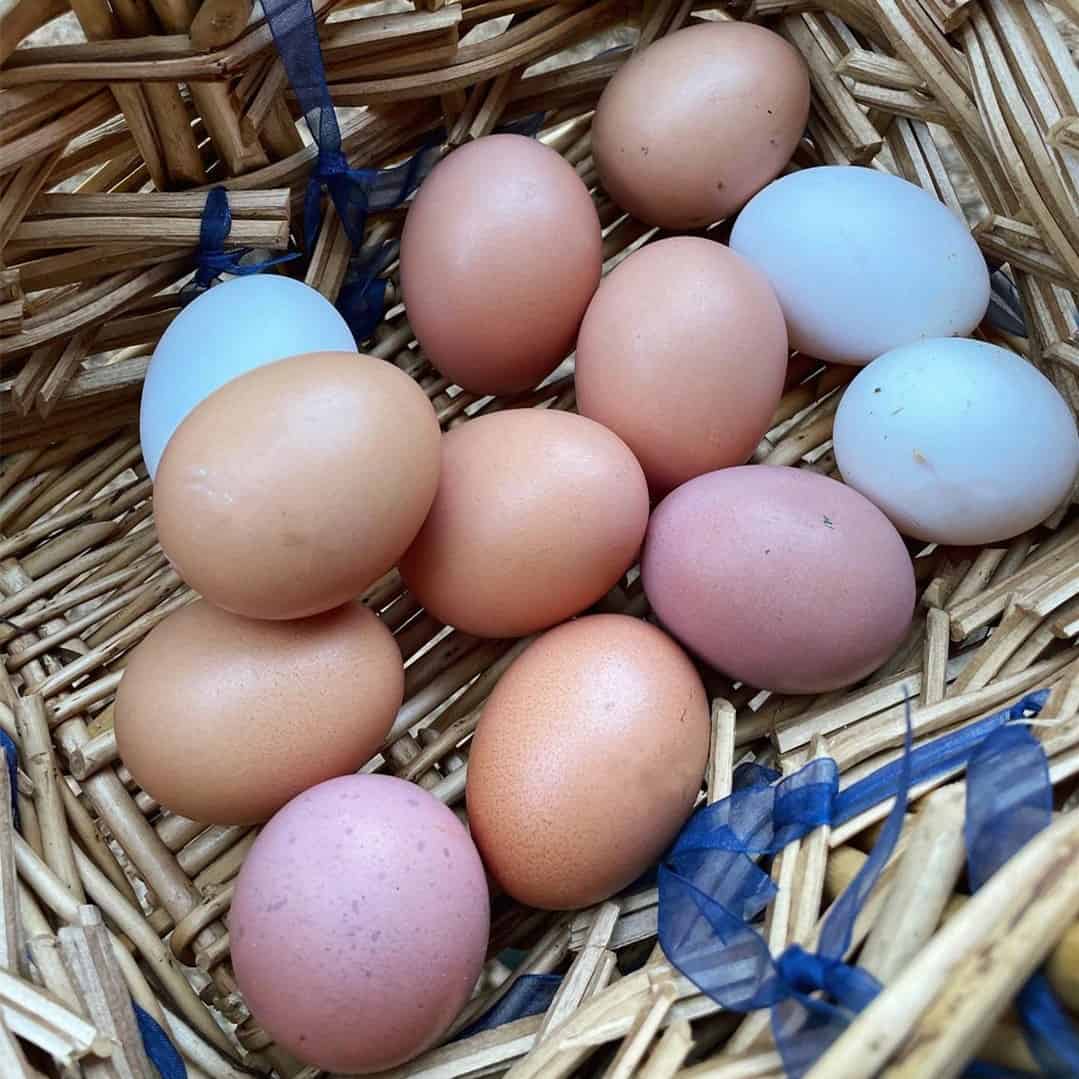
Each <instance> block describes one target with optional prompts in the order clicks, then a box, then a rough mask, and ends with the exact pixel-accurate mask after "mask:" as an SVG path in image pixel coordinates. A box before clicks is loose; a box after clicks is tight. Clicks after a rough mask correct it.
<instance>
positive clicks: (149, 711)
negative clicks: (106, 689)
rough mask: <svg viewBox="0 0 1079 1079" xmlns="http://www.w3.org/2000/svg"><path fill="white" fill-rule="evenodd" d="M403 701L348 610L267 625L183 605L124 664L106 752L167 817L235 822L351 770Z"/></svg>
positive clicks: (383, 657)
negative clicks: (112, 745) (112, 746)
mask: <svg viewBox="0 0 1079 1079" xmlns="http://www.w3.org/2000/svg"><path fill="white" fill-rule="evenodd" d="M403 692H404V669H403V665H402V661H401V653H400V651H399V650H398V647H397V642H396V641H395V640H394V639H393V637H392V635H391V634H390V631H389V630H388V629H387V628H386V627H385V626H384V625H383V624H382V623H381V622H380V621H379V620H378V618H376V617H375V615H374V614H372V613H371V612H370V611H369V610H368V609H367V608H366V607H364V606H362V605H361V604H359V603H349V604H346V605H345V606H343V607H338V608H336V609H335V610H332V611H327V612H326V613H324V614H319V615H315V616H314V617H312V618H304V619H300V620H298V621H288V622H286V621H275V622H270V621H256V620H253V619H249V618H242V617H241V616H239V615H234V614H229V613H228V612H226V611H222V610H220V609H219V608H216V607H211V606H210V604H208V603H206V602H204V601H197V602H195V603H192V604H191V605H190V606H188V607H184V608H182V609H181V610H179V611H177V612H176V613H174V614H172V615H170V616H169V617H168V618H167V619H166V620H165V621H164V622H162V623H161V624H160V625H158V626H157V627H156V628H155V629H154V630H153V631H152V632H151V633H150V635H149V636H148V637H147V638H146V639H145V640H144V641H143V642H142V644H140V645H139V646H138V648H136V649H135V651H134V652H133V653H132V655H131V658H130V660H129V662H128V664H127V667H126V668H125V670H124V676H123V679H122V680H121V682H120V690H119V692H118V693H117V696H116V709H115V720H114V722H115V728H116V741H117V745H118V746H119V749H120V756H121V757H122V758H123V761H124V763H125V764H126V765H127V767H128V768H129V769H130V771H131V774H132V775H133V776H134V777H135V781H136V782H137V783H138V784H139V785H140V786H141V787H142V788H143V789H144V790H145V791H146V792H147V793H148V794H150V795H151V796H152V797H153V798H154V799H155V800H157V801H158V802H160V803H161V804H162V805H164V806H165V807H166V808H168V809H171V810H172V811H173V812H174V813H179V814H181V815H182V816H185V817H190V818H192V819H193V820H197V821H202V822H204V823H206V824H249V823H252V822H255V821H261V820H265V819H266V818H267V817H269V816H270V815H271V814H272V813H274V812H275V811H276V810H277V809H279V808H280V807H281V806H283V805H284V804H285V803H286V802H287V801H288V800H289V799H290V798H292V797H293V796H294V795H296V794H299V793H300V792H301V791H304V790H306V789H307V788H308V787H310V786H312V785H313V784H315V783H320V782H322V781H323V780H325V779H330V778H331V777H333V776H339V775H345V774H346V773H349V772H355V771H356V770H357V769H358V768H360V767H361V766H362V765H363V764H364V763H365V762H366V761H367V760H368V759H369V758H370V757H372V756H373V755H374V754H375V753H376V752H377V751H378V748H379V746H380V745H381V744H382V741H383V739H384V738H385V737H386V734H387V733H388V731H389V729H390V726H391V724H392V723H393V720H394V716H395V715H396V714H397V710H398V708H400V706H401V698H402V695H403Z"/></svg>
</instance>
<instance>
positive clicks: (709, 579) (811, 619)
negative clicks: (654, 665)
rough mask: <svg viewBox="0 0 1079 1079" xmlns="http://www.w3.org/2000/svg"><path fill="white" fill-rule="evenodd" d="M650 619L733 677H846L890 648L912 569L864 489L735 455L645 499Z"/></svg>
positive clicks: (756, 681)
mask: <svg viewBox="0 0 1079 1079" xmlns="http://www.w3.org/2000/svg"><path fill="white" fill-rule="evenodd" d="M641 577H642V580H643V583H644V590H645V593H646V595H647V596H648V600H649V602H650V603H651V605H652V607H653V609H654V611H655V613H656V615H657V616H658V617H659V619H660V621H661V622H662V623H663V625H664V626H665V627H666V628H667V629H668V630H669V631H670V632H671V633H673V634H674V636H675V637H676V638H677V639H678V640H680V641H681V642H682V643H683V644H684V645H685V646H686V647H687V648H689V649H690V650H691V651H692V652H695V653H696V654H697V655H698V656H700V657H701V659H703V660H704V661H705V662H706V663H709V664H711V665H712V666H713V667H715V668H716V669H717V670H719V671H720V672H722V673H723V674H726V675H727V676H728V677H730V678H732V679H735V680H736V681H740V682H746V683H748V684H749V685H751V686H756V687H757V688H759V689H769V690H775V691H778V692H781V693H823V692H826V691H827V690H831V689H838V688H839V687H840V686H845V685H848V684H850V683H852V682H856V681H857V680H858V679H860V678H862V677H864V676H865V675H867V674H869V673H870V672H871V671H873V670H875V669H876V668H877V667H879V666H880V665H881V664H882V663H883V662H884V661H885V660H886V659H888V657H889V656H890V655H891V654H892V653H893V652H894V651H895V649H896V647H897V646H898V644H899V642H900V641H901V640H902V638H903V636H904V634H905V633H906V631H907V629H908V627H909V625H910V621H911V615H912V614H913V611H914V598H915V586H914V569H913V566H912V564H911V560H910V556H909V555H908V553H907V549H906V547H905V546H904V544H903V540H902V539H901V538H900V536H899V533H898V532H896V530H895V528H894V527H893V526H892V524H891V522H890V521H889V520H888V518H887V517H885V516H884V514H883V513H881V511H880V510H878V509H877V508H876V506H874V505H873V504H872V503H871V502H870V501H869V500H868V499H866V498H865V497H864V496H862V495H860V494H859V493H858V492H857V491H855V490H852V489H851V488H850V487H847V486H845V485H844V484H842V483H839V482H838V481H836V480H832V479H828V478H827V477H826V476H821V475H819V474H818V473H815V472H807V471H803V470H801V469H795V468H777V467H771V466H766V465H742V466H740V467H738V468H728V469H722V470H721V471H719V472H709V473H707V474H706V475H704V476H698V477H697V478H696V479H693V480H690V481H689V482H688V483H685V484H683V485H682V486H681V487H679V488H678V489H677V490H675V491H672V492H671V494H669V495H668V496H667V497H666V498H665V499H664V500H663V501H662V502H661V503H660V504H659V506H657V507H656V510H655V512H654V513H653V514H652V520H651V523H650V524H649V527H648V537H647V539H646V541H645V548H644V555H643V556H642V558H641Z"/></svg>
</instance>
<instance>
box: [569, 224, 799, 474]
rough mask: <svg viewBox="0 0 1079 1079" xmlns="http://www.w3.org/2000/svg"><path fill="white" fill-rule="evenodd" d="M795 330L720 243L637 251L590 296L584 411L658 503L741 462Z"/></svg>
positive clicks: (678, 241) (583, 355)
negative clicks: (623, 451) (640, 474)
mask: <svg viewBox="0 0 1079 1079" xmlns="http://www.w3.org/2000/svg"><path fill="white" fill-rule="evenodd" d="M786 371H787V325H786V322H785V320H784V318H783V311H782V309H781V308H780V306H779V301H778V300H777V299H776V296H775V293H774V292H773V291H772V286H771V285H769V284H768V281H767V279H766V278H765V276H764V275H763V274H762V273H760V272H759V271H758V270H757V268H756V267H755V266H753V265H752V264H751V263H749V262H747V261H746V260H745V259H743V258H742V257H741V256H739V255H736V254H735V253H734V252H733V251H731V250H730V249H729V248H726V247H724V246H723V245H722V244H717V243H714V242H713V241H712V240H705V239H700V238H698V237H694V236H675V237H671V238H669V239H666V240H660V241H659V242H657V243H652V244H649V245H648V246H647V247H643V248H641V249H640V250H639V251H635V252H634V253H633V254H632V255H630V256H629V258H627V259H626V260H625V261H624V262H623V263H621V265H619V266H618V267H617V269H615V270H614V272H613V273H611V274H610V275H608V277H607V278H606V279H605V280H604V282H603V284H602V285H600V287H599V291H598V292H597V293H596V295H595V296H594V297H593V298H592V302H591V304H589V306H588V312H587V313H586V314H585V317H584V323H583V324H582V326H581V333H580V336H579V338H578V340H577V371H576V385H577V406H578V408H579V409H580V410H581V413H582V415H585V416H589V417H590V418H591V419H594V420H597V421H598V422H599V423H602V424H603V425H604V426H606V427H609V428H610V429H611V430H612V431H614V432H615V433H616V434H617V435H619V436H620V437H621V438H622V439H624V440H625V442H626V444H627V445H628V446H629V448H630V449H631V450H633V452H634V453H635V454H636V455H637V459H638V460H639V461H640V462H641V467H642V468H643V469H644V472H645V475H646V476H647V477H648V482H649V484H650V485H651V487H652V490H653V492H654V493H656V494H659V495H663V494H666V493H667V492H668V491H670V490H672V489H673V488H674V487H677V486H678V485H679V484H680V483H684V482H685V481H686V480H688V479H692V478H693V477H694V476H699V475H701V474H702V473H704V472H711V471H713V470H714V469H717V468H725V467H727V466H728V465H740V464H743V463H745V461H746V460H747V459H748V458H749V456H750V454H752V453H753V451H754V450H755V449H756V448H757V445H758V444H759V442H760V440H761V438H762V437H763V435H764V432H765V431H767V430H768V427H769V426H770V425H771V422H772V416H773V414H774V413H775V409H776V406H777V405H778V404H779V399H780V396H781V395H782V393H783V382H784V379H785V377H786Z"/></svg>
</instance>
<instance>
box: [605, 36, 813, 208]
mask: <svg viewBox="0 0 1079 1079" xmlns="http://www.w3.org/2000/svg"><path fill="white" fill-rule="evenodd" d="M808 116H809V74H808V71H807V70H806V65H805V61H804V60H803V59H802V57H801V56H800V55H799V53H798V51H797V50H796V49H795V48H794V46H792V45H790V44H789V43H788V42H787V41H785V40H784V39H783V38H781V37H780V36H779V35H778V34H775V33H773V32H772V31H771V30H766V29H765V28H764V27H763V26H756V25H754V24H753V23H748V22H710V23H701V24H699V25H697V26H691V27H689V28H688V29H685V30H679V31H678V32H677V33H674V34H670V35H668V36H667V37H663V38H660V39H659V40H658V41H657V42H655V43H654V44H652V45H650V46H649V47H648V48H646V49H644V50H643V51H641V52H639V53H637V54H636V55H635V56H633V57H632V58H631V59H630V60H629V61H627V62H626V63H625V64H624V65H623V66H622V67H621V68H620V69H619V71H618V72H617V74H615V76H614V78H612V79H611V81H610V82H609V83H608V84H607V86H606V88H605V89H604V91H603V94H602V96H601V97H600V99H599V103H598V105H597V107H596V117H595V120H594V121H593V124H592V155H593V157H594V158H595V162H596V168H597V170H598V171H599V175H600V179H601V180H602V182H603V186H604V188H605V189H606V190H607V193H608V194H609V195H610V196H611V198H612V199H614V201H615V202H617V203H618V205H619V206H621V207H623V208H624V209H626V210H628V211H629V212H630V213H631V214H633V216H634V217H636V218H639V219H640V220H641V221H644V222H646V223H648V224H649V225H660V226H662V227H664V228H671V229H683V228H696V227H699V226H701V225H707V224H710V223H711V222H713V221H719V220H720V219H722V218H724V217H727V216H729V215H730V214H732V213H733V212H734V211H735V210H737V209H738V208H739V207H740V206H742V205H743V204H744V203H745V202H746V201H747V200H748V199H749V198H750V197H751V196H753V195H755V194H756V193H757V192H758V191H759V190H760V189H761V188H762V187H764V185H765V184H767V183H768V182H769V181H770V180H773V179H775V177H776V176H778V175H779V173H780V172H781V171H782V169H783V167H784V166H785V165H786V164H787V162H788V161H789V160H790V157H791V155H792V154H793V153H794V149H795V147H796V146H797V145H798V140H799V139H800V138H801V137H802V134H803V132H804V131H805V125H806V120H807V118H808Z"/></svg>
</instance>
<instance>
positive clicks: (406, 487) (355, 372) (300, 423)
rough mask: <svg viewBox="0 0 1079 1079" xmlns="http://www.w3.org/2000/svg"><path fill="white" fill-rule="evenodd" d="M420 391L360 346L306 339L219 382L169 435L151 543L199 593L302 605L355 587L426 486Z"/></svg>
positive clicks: (396, 546) (378, 567)
mask: <svg viewBox="0 0 1079 1079" xmlns="http://www.w3.org/2000/svg"><path fill="white" fill-rule="evenodd" d="M438 460H439V426H438V420H437V419H436V418H435V412H434V409H433V408H432V406H431V402H430V401H429V400H428V399H427V395H426V394H425V393H424V392H423V390H421V389H420V387H419V386H418V385H417V384H416V383H415V382H414V381H413V380H412V379H411V378H409V377H408V375H406V374H405V373H404V372H403V371H402V370H400V368H398V367H395V366H394V365H393V364H391V363H386V362H385V361H383V360H378V359H375V358H373V357H371V356H362V355H359V354H357V353H349V352H317V353H312V354H310V355H305V356H294V357H292V358H290V359H284V360H280V361H278V362H277V363H272V364H268V365H266V366H264V367H260V368H258V369H257V370H254V371H251V372H249V373H248V374H245V375H241V376H240V377H238V378H235V379H233V380H232V381H231V382H228V383H226V384H225V385H224V386H222V387H221V388H220V389H219V390H217V391H216V392H215V393H212V394H211V395H210V396H209V397H207V398H206V400H205V401H203V402H202V403H201V404H200V405H198V406H197V407H196V408H195V409H194V410H193V411H192V412H191V413H190V414H189V415H188V416H187V418H186V419H185V420H184V421H183V423H181V424H180V426H179V427H178V428H177V430H176V433H175V434H174V435H173V436H172V438H171V439H170V440H169V443H168V446H167V447H166V449H165V453H164V456H163V457H162V458H161V464H160V466H159V468H158V472H157V480H156V482H155V484H154V520H155V522H156V524H157V533H158V537H159V539H160V541H161V546H162V548H163V549H164V551H165V553H166V554H167V555H168V557H169V560H170V561H171V562H172V563H173V565H174V566H175V567H176V569H177V571H178V572H179V573H180V575H181V576H182V577H183V578H184V579H185V580H186V581H187V583H188V584H190V585H191V586H192V588H194V589H195V590H196V591H198V592H201V593H202V595H204V596H205V597H206V598H207V599H208V600H209V601H210V602H211V603H214V604H216V605H217V606H218V607H223V608H225V609H226V610H229V611H234V612H235V613H237V614H242V615H246V616H247V617H249V618H303V617H305V616H306V615H311V614H317V613H318V612H319V611H325V610H329V609H330V608H331V607H336V606H338V605H339V604H341V603H345V602H346V601H348V600H351V599H353V598H355V597H356V596H358V595H360V594H361V593H362V592H363V591H364V589H366V588H367V587H368V586H369V585H371V584H373V583H374V582H375V581H376V580H378V578H379V577H381V576H382V575H383V574H384V573H386V572H387V571H388V570H389V569H391V568H392V567H393V565H394V564H395V563H396V562H397V559H398V558H399V557H400V556H401V554H402V553H403V552H404V550H405V548H406V547H407V546H408V545H409V544H410V543H411V542H412V540H413V538H414V537H415V535H416V533H417V532H418V531H419V528H420V525H421V524H422V523H423V519H424V517H425V516H426V514H427V511H428V509H429V508H430V506H431V501H432V499H433V498H434V495H435V488H436V486H437V485H438Z"/></svg>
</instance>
